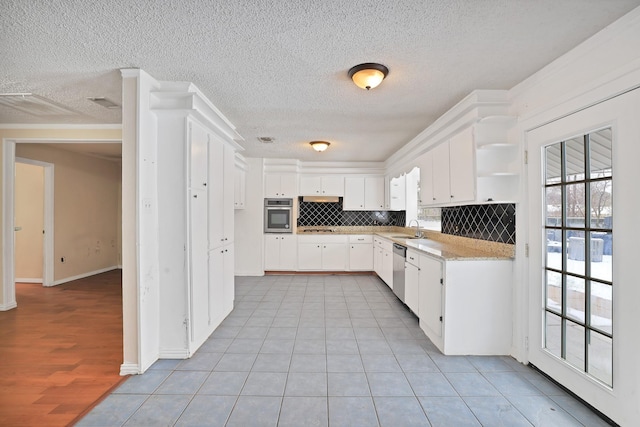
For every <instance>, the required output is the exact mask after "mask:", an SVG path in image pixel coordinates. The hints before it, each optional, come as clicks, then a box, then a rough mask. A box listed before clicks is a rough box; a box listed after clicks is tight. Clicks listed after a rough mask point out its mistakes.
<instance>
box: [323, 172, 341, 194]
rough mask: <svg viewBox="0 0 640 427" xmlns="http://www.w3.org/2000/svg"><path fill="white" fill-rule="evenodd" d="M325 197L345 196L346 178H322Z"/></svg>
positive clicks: (337, 176)
mask: <svg viewBox="0 0 640 427" xmlns="http://www.w3.org/2000/svg"><path fill="white" fill-rule="evenodd" d="M322 195H323V196H344V177H342V176H339V175H336V176H323V177H322Z"/></svg>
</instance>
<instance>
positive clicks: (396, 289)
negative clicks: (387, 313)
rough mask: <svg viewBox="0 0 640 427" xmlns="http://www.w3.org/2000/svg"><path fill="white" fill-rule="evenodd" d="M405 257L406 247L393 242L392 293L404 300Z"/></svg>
mask: <svg viewBox="0 0 640 427" xmlns="http://www.w3.org/2000/svg"><path fill="white" fill-rule="evenodd" d="M406 258H407V248H406V247H404V246H402V245H399V244H397V243H394V244H393V293H394V294H396V296H397V297H398V298H400V301H402V302H404V261H405V259H406Z"/></svg>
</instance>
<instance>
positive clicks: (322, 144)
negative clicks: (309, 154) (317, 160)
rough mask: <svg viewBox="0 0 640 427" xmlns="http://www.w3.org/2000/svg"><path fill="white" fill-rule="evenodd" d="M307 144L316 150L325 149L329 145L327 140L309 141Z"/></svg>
mask: <svg viewBox="0 0 640 427" xmlns="http://www.w3.org/2000/svg"><path fill="white" fill-rule="evenodd" d="M309 144H311V146H312V147H313V149H314V150H316V151H318V152H321V151H324V150H326V149H327V148H329V145H331V144H329V143H328V142H327V141H311V142H310V143H309Z"/></svg>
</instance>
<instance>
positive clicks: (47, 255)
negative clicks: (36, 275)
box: [13, 157, 55, 286]
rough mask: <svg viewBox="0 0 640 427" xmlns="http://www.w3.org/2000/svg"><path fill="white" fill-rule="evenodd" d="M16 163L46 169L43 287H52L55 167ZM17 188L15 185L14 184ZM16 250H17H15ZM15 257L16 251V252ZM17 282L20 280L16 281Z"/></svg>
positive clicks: (18, 159) (36, 162)
mask: <svg viewBox="0 0 640 427" xmlns="http://www.w3.org/2000/svg"><path fill="white" fill-rule="evenodd" d="M15 163H25V164H29V165H35V166H40V167H42V168H44V223H43V228H44V237H43V241H42V245H43V247H42V280H41V281H40V283H42V286H52V285H53V277H54V261H53V258H54V256H53V254H54V246H53V243H54V241H55V240H54V218H53V213H54V212H55V211H54V200H55V197H54V194H53V191H54V188H55V186H54V177H55V165H54V164H53V163H48V162H42V161H40V160H33V159H27V158H24V157H16V158H15ZM13 185H14V186H15V183H14V184H13ZM14 250H15V248H14ZM14 257H15V251H14ZM15 281H16V282H17V281H18V280H15Z"/></svg>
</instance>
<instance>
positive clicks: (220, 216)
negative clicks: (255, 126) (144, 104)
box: [141, 98, 236, 358]
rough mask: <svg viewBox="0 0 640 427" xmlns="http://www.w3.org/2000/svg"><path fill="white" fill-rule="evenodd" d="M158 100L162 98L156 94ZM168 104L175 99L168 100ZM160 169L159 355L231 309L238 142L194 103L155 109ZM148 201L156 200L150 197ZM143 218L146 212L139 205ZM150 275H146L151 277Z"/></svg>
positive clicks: (191, 345)
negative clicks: (218, 255)
mask: <svg viewBox="0 0 640 427" xmlns="http://www.w3.org/2000/svg"><path fill="white" fill-rule="evenodd" d="M154 102H156V103H158V104H159V105H161V107H162V106H164V104H162V100H159V99H155V98H154ZM170 105H172V106H173V105H174V104H173V103H170ZM154 112H155V113H156V114H157V115H158V116H159V117H161V120H158V122H157V126H158V132H157V137H158V144H157V168H158V171H162V173H159V174H158V182H157V185H158V188H160V189H161V191H160V192H159V193H158V205H157V210H156V211H155V212H157V215H158V226H159V227H160V228H161V229H162V230H163V232H162V233H161V234H160V235H159V237H158V239H159V241H158V246H157V250H158V258H159V260H160V269H159V271H158V272H156V273H154V272H153V271H151V272H147V273H145V274H146V275H153V274H158V283H159V300H158V305H157V310H158V313H159V314H158V321H157V322H158V328H159V331H161V333H160V334H159V336H158V337H157V345H156V349H157V352H158V353H157V354H158V356H159V357H160V358H186V357H190V356H191V355H193V353H194V352H195V351H196V350H197V349H198V348H199V347H200V346H201V345H202V343H203V342H204V341H205V340H206V339H207V337H208V336H209V335H210V334H211V333H212V332H213V330H214V329H215V328H216V327H217V326H218V325H219V324H220V322H221V321H222V320H223V319H224V318H225V317H226V316H227V315H228V314H229V312H231V310H232V308H233V289H234V278H233V277H234V276H233V258H232V256H231V257H227V258H231V261H230V263H229V262H226V261H225V260H223V261H222V262H221V263H219V262H217V261H216V259H215V258H214V257H213V249H214V247H216V246H219V247H224V248H225V249H223V250H226V251H227V253H233V232H234V224H233V209H234V181H235V180H234V173H235V172H234V171H235V160H234V158H235V149H236V146H235V145H234V143H233V142H232V141H227V140H224V139H222V138H221V137H219V136H218V134H217V132H215V131H214V130H213V129H214V127H209V125H208V124H206V122H205V121H202V120H200V119H201V117H200V119H196V118H195V117H193V116H192V115H191V112H192V110H191V109H185V110H172V109H167V108H158V109H157V110H154ZM149 203H153V200H152V201H150V202H149ZM142 215H143V216H141V219H144V218H145V217H146V216H145V215H146V214H145V213H144V212H143V213H142ZM149 280H150V279H149Z"/></svg>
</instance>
